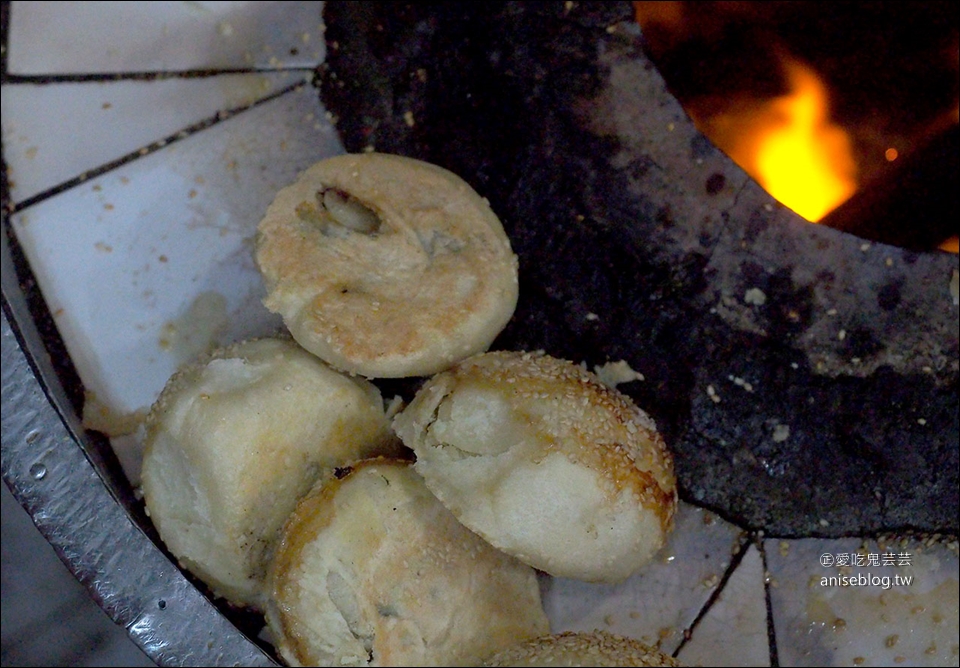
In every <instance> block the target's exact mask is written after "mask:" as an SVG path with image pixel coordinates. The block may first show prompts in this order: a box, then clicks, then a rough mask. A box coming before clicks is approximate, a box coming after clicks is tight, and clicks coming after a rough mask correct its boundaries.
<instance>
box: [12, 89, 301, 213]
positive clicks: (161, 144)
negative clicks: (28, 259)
mask: <svg viewBox="0 0 960 668" xmlns="http://www.w3.org/2000/svg"><path fill="white" fill-rule="evenodd" d="M306 85H309V83H308V82H306V81H298V82H296V83H294V84H291V85H289V86H286V87H284V88H282V89H280V90H278V91H276V92H274V93H271V94H270V95H267V96H266V97H263V98H260V99H259V100H256V101H255V102H252V103H249V104H245V105H242V106H239V107H234V108H231V109H225V110H221V111H218V112H217V113H215V114H214V115H213V116H209V117H207V118H205V119H203V120H200V121H198V122H196V123H193V124H192V125H188V126H186V127H184V128H182V129H180V130H178V131H176V132H174V133H173V134H170V135H167V136H166V137H163V138H161V139H158V140H156V141H154V142H151V143H149V144H147V145H146V146H143V147H141V148H139V149H136V150H134V151H131V152H130V153H127V154H126V155H123V156H120V157H119V158H116V159H115V160H112V161H110V162H108V163H105V164H103V165H100V166H99V167H95V168H93V169H89V170H87V171H85V172H83V173H82V174H80V175H78V176H75V177H73V178H72V179H68V180H67V181H63V182H62V183H59V184H57V185H55V186H53V187H50V188H47V189H46V190H43V191H41V192H39V193H36V194H35V195H31V196H30V197H28V198H26V199H24V200H21V201H20V202H12V201H11V200H10V198H9V194H8V197H7V200H6V201H5V202H4V206H5V208H6V212H7V213H8V214H9V215H11V216H12V215H14V214H17V213H20V212H21V211H23V210H24V209H26V208H28V207H31V206H33V205H34V204H38V203H40V202H42V201H43V200H46V199H49V198H51V197H53V196H55V195H59V194H60V193H62V192H65V191H67V190H70V189H71V188H74V187H76V186H78V185H80V184H81V183H84V182H86V181H88V180H90V179H93V178H97V177H99V176H102V175H104V174H106V173H108V172H111V171H113V170H115V169H117V168H119V167H122V166H123V165H126V164H128V163H130V162H133V161H134V160H137V159H138V158H142V157H144V156H147V155H150V154H151V153H155V152H156V151H159V150H160V149H162V148H165V147H166V146H169V145H171V144H174V143H176V142H178V141H180V140H182V139H186V138H187V137H190V136H192V135H194V134H196V133H198V132H200V131H202V130H206V129H207V128H209V127H212V126H214V125H216V124H218V123H220V122H222V121H225V120H227V119H229V118H232V117H234V116H236V115H238V114H241V113H243V112H245V111H248V110H250V109H253V108H254V107H258V106H260V105H262V104H265V103H267V102H271V101H273V100H275V99H277V98H279V97H281V96H283V95H286V94H288V93H291V92H294V91H296V90H300V89H302V88H303V87H304V86H306ZM5 191H6V188H5Z"/></svg>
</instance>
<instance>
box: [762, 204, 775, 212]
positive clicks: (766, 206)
mask: <svg viewBox="0 0 960 668" xmlns="http://www.w3.org/2000/svg"><path fill="white" fill-rule="evenodd" d="M763 210H764V211H768V212H769V211H773V204H769V203H768V204H764V205H763Z"/></svg>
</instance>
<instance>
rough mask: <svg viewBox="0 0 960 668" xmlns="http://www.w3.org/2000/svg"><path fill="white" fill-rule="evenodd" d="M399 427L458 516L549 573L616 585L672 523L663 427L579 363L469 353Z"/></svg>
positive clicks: (424, 393) (430, 482)
mask: <svg viewBox="0 0 960 668" xmlns="http://www.w3.org/2000/svg"><path fill="white" fill-rule="evenodd" d="M394 429H395V430H396V432H397V434H398V435H399V436H400V438H401V439H402V440H403V442H404V444H405V445H407V446H408V447H410V448H412V449H413V450H414V452H415V453H416V456H417V459H416V469H417V471H418V472H419V473H420V474H421V475H422V476H423V478H424V480H425V481H426V484H427V486H428V487H429V488H430V489H431V490H432V491H433V492H434V494H436V495H437V497H438V498H439V499H440V500H441V501H442V502H443V503H444V505H446V506H447V507H448V508H449V509H450V510H451V511H452V512H453V514H454V515H456V516H457V518H458V519H459V520H460V521H461V522H463V523H464V524H465V525H466V526H467V527H469V528H470V529H472V530H473V531H476V532H477V533H478V534H480V535H481V536H483V537H484V538H486V539H487V540H488V541H489V542H490V543H492V544H493V545H495V546H496V547H498V548H499V549H501V550H503V551H505V552H507V553H509V554H512V555H514V556H515V557H517V558H518V559H520V560H521V561H523V562H524V563H527V564H529V565H531V566H533V567H535V568H538V569H540V570H543V571H545V572H547V573H549V574H551V575H555V576H559V577H567V578H575V579H579V580H586V581H590V582H619V581H621V580H624V579H625V578H627V577H628V576H629V575H630V574H631V573H633V572H634V571H636V570H637V569H638V568H639V567H640V566H642V565H643V564H644V563H646V562H647V561H648V560H649V559H650V558H651V557H652V556H653V554H654V553H655V552H656V551H657V550H659V549H660V547H661V546H662V545H663V543H664V539H665V537H666V535H667V533H668V532H669V531H670V529H671V527H672V520H673V515H674V512H675V510H676V504H677V489H676V479H675V477H674V473H673V462H672V458H671V456H670V454H669V452H668V451H667V449H666V447H665V445H664V442H663V439H662V438H661V437H660V435H659V434H658V433H657V430H656V425H655V424H654V423H653V421H652V420H651V419H650V418H649V417H648V416H647V415H646V414H645V413H644V412H643V411H642V410H640V409H639V408H637V406H635V405H634V403H633V402H632V401H631V400H630V399H629V398H628V397H626V396H625V395H623V394H621V393H619V392H617V391H616V390H614V389H611V388H608V387H606V386H605V385H603V384H602V383H601V382H600V381H599V379H598V378H597V377H596V376H595V375H593V374H591V373H589V372H587V371H586V370H585V369H583V368H582V367H580V366H577V365H575V364H573V363H571V362H567V361H564V360H559V359H555V358H553V357H550V356H547V355H544V354H534V353H514V352H493V353H486V354H483V355H478V356H475V357H472V358H470V359H468V360H466V361H464V362H462V363H460V364H458V365H457V366H456V367H454V368H452V369H450V370H448V371H445V372H443V373H440V374H438V375H436V376H434V377H433V378H432V379H430V380H429V381H428V382H427V383H426V384H425V385H424V386H423V387H422V388H421V389H420V390H419V392H418V393H417V395H416V397H414V400H413V401H412V402H411V403H410V405H409V406H408V407H407V408H406V409H405V410H403V412H401V413H400V414H399V415H397V416H396V417H395V418H394Z"/></svg>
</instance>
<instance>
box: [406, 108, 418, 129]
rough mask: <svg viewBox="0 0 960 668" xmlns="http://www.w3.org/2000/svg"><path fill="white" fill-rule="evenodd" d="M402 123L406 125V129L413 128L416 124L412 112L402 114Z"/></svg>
mask: <svg viewBox="0 0 960 668" xmlns="http://www.w3.org/2000/svg"><path fill="white" fill-rule="evenodd" d="M403 122H404V123H406V124H407V127H411V128H412V127H413V126H414V125H415V124H416V121H414V119H413V112H412V111H405V112H403Z"/></svg>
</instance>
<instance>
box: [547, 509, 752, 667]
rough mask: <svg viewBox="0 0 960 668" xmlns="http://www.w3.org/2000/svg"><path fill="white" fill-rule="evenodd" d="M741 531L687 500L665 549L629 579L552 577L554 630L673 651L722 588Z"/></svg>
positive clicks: (550, 593)
mask: <svg viewBox="0 0 960 668" xmlns="http://www.w3.org/2000/svg"><path fill="white" fill-rule="evenodd" d="M740 535H741V532H740V530H739V529H738V528H736V527H734V526H733V525H731V524H729V523H727V522H724V521H723V520H721V519H718V518H717V517H716V516H714V515H713V514H712V513H709V512H708V511H705V510H702V509H700V508H697V507H695V506H690V505H688V504H685V503H681V504H680V509H679V511H678V513H677V518H676V527H675V529H674V531H673V533H672V534H671V535H670V538H669V539H668V541H667V544H666V545H665V546H664V548H663V550H661V552H660V553H659V554H658V555H657V556H656V557H655V558H654V561H653V562H651V563H650V564H648V565H647V566H645V567H643V568H642V569H641V570H640V571H639V572H638V573H636V574H635V575H633V576H632V577H630V578H629V579H628V580H627V581H625V582H623V583H621V584H618V585H599V584H590V583H586V582H579V581H577V580H568V579H564V578H551V579H549V580H547V581H546V582H545V583H544V600H543V603H544V609H545V610H546V612H547V616H548V617H549V618H550V628H551V630H552V631H553V632H554V633H560V632H563V631H592V630H594V629H602V630H605V631H610V632H611V633H619V634H621V635H625V636H629V637H632V638H637V639H639V640H643V641H644V642H646V643H648V644H651V645H658V646H659V647H660V648H661V649H662V650H663V651H664V652H667V653H670V652H673V650H674V649H676V648H677V646H678V645H679V644H680V640H681V639H682V638H683V631H684V629H686V628H687V627H688V626H690V624H692V623H693V621H694V619H696V617H697V614H698V613H699V612H700V609H701V608H702V607H703V605H704V603H706V601H707V599H708V598H710V594H711V592H712V591H713V590H714V589H715V588H716V586H717V583H718V582H719V580H720V578H721V576H722V575H723V573H724V571H725V570H726V568H727V566H728V565H729V563H730V557H731V555H732V553H733V551H734V550H735V549H736V548H737V546H738V545H739V544H740Z"/></svg>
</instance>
